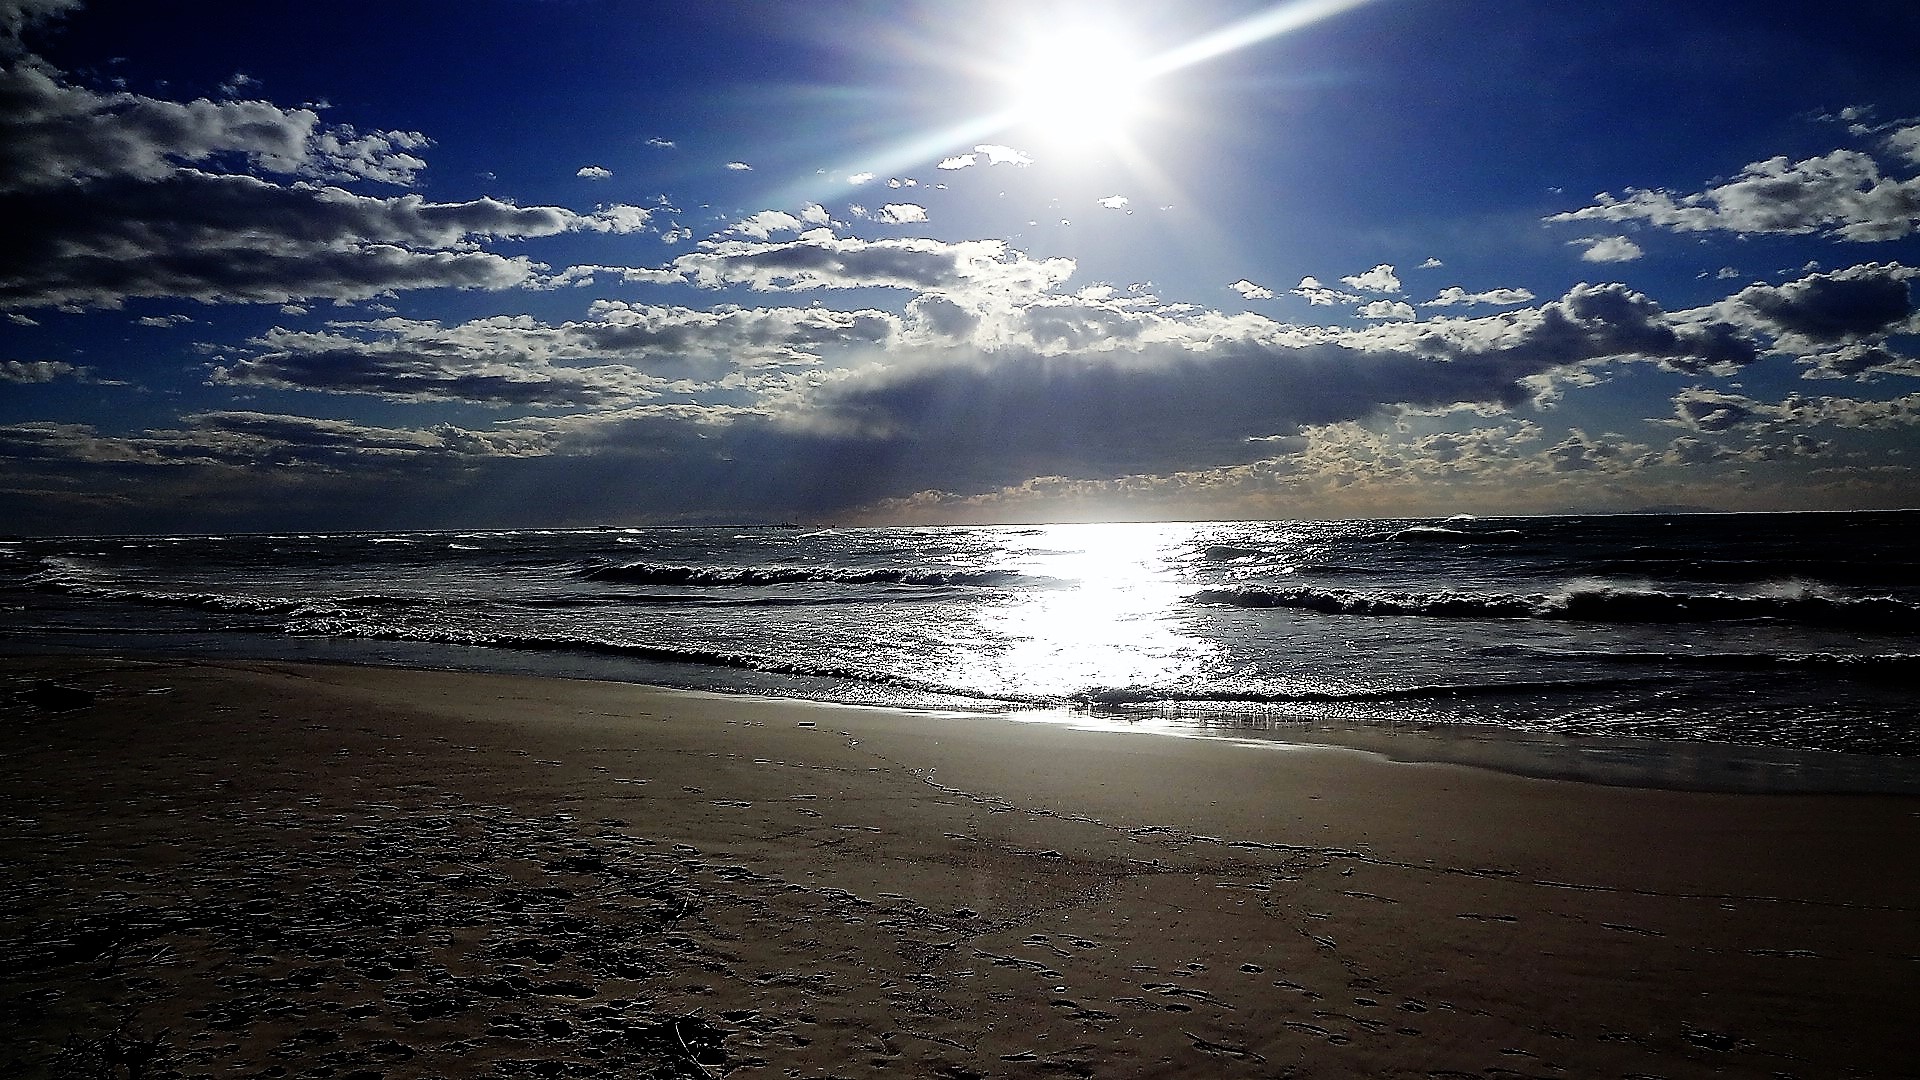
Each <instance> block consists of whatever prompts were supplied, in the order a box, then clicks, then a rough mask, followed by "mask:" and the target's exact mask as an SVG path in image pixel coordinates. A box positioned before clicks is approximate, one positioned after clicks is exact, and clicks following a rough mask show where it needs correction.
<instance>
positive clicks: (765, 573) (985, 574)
mask: <svg viewBox="0 0 1920 1080" xmlns="http://www.w3.org/2000/svg"><path fill="white" fill-rule="evenodd" d="M580 576H582V577H584V578H587V579H588V580H590V581H617V582H622V583H625V584H632V585H707V586H756V585H794V584H800V583H803V582H819V583H823V584H831V585H919V586H969V585H971V586H993V585H1010V584H1013V583H1015V582H1018V581H1021V580H1023V578H1022V575H1020V574H1018V573H1014V572H1012V571H1007V570H903V569H888V568H875V569H853V568H835V567H828V566H817V567H816V566H683V565H676V564H671V563H646V562H635V563H605V564H601V565H597V566H590V567H587V568H586V569H584V570H582V571H580Z"/></svg>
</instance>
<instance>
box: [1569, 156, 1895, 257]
mask: <svg viewBox="0 0 1920 1080" xmlns="http://www.w3.org/2000/svg"><path fill="white" fill-rule="evenodd" d="M1916 138H1920V136H1916ZM1900 149H1901V151H1902V152H1903V153H1904V143H1903V144H1902V145H1901V147H1900ZM1546 220H1547V221H1552V222H1564V221H1644V222H1647V223H1648V224H1651V225H1656V226H1659V227H1661V228H1665V229H1672V230H1674V231H1676V232H1706V231H1710V230H1721V231H1726V232H1735V233H1788V234H1803V233H1816V234H1819V235H1822V236H1830V237H1835V238H1838V239H1842V240H1855V241H1870V240H1897V239H1899V238H1900V237H1903V236H1907V235H1909V234H1911V233H1913V232H1915V231H1916V230H1920V178H1916V179H1912V180H1905V181H1901V180H1895V179H1892V178H1890V177H1887V176H1883V175H1882V174H1881V172H1880V166H1879V164H1878V163H1877V162H1875V161H1874V159H1873V158H1871V157H1869V156H1867V155H1866V154H1863V153H1860V152H1859V151H1855V150H1835V151H1833V152H1832V153H1829V154H1825V155H1822V156H1820V157H1816V158H1808V159H1807V160H1805V161H1790V160H1788V159H1787V158H1786V157H1784V156H1783V157H1774V158H1769V159H1767V160H1766V161H1757V162H1754V163H1753V164H1751V165H1748V166H1747V167H1746V168H1744V169H1742V170H1741V171H1740V175H1738V176H1736V177H1735V178H1734V179H1733V180H1731V181H1729V182H1727V183H1725V184H1720V185H1718V186H1716V187H1711V188H1708V189H1707V190H1705V191H1703V192H1699V193H1697V194H1691V195H1676V194H1675V193H1673V192H1671V191H1661V190H1654V191H1641V190H1637V189H1633V188H1629V189H1628V190H1627V193H1626V195H1625V197H1622V198H1616V197H1614V196H1612V195H1609V194H1605V193H1602V194H1600V195H1597V196H1595V197H1594V203H1593V205H1592V206H1587V207H1582V208H1581V209H1579V210H1570V211H1568V212H1566V213H1562V214H1554V215H1551V216H1550V217H1548V218H1547V219H1546Z"/></svg>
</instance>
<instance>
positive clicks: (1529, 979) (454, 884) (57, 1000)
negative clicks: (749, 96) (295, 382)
mask: <svg viewBox="0 0 1920 1080" xmlns="http://www.w3.org/2000/svg"><path fill="white" fill-rule="evenodd" d="M0 695H4V697H3V700H4V704H3V705H0V716H3V717H4V723H3V724H0V785H4V786H3V787H0V790H4V791H5V792H6V796H5V802H4V814H3V815H0V858H4V864H5V867H6V873H5V877H4V880H3V883H0V888H3V889H4V892H3V893H0V998H4V999H5V1000H6V1001H9V1002H11V1003H13V1005H12V1006H11V1009H12V1011H13V1013H14V1014H15V1015H16V1016H19V1017H23V1018H24V1019H23V1020H22V1021H21V1022H17V1023H15V1024H12V1025H10V1026H9V1027H8V1028H7V1030H6V1031H5V1032H4V1033H0V1073H4V1074H5V1075H9V1076H14V1075H20V1076H54V1075H68V1076H121V1077H131V1076H144V1077H165V1076H196V1075H207V1076H276V1077H277V1076H286V1077H298V1076H316V1077H317V1076H333V1077H358V1078H361V1080H367V1078H371V1077H376V1076H378V1077H403V1076H490V1075H502V1076H523V1075H524V1076H543V1077H553V1076H685V1077H699V1076H723V1075H724V1076H736V1077H762V1076H764V1077H832V1076H845V1077H853V1076H868V1075H877V1074H879V1075H898V1076H914V1077H922V1076H926V1077H973V1076H979V1077H985V1076H992V1077H999V1076H1009V1077H1022V1076H1061V1075H1066V1076H1100V1077H1109V1076H1247V1077H1271V1076H1286V1075H1299V1076H1313V1077H1330V1076H1367V1077H1375V1076H1418V1077H1469V1076H1471V1077H1479V1076H1489V1077H1491V1076H1551V1077H1574V1076H1578V1077H1593V1076H1619V1077H1627V1076H1663V1077H1691V1076H1756V1077H1774V1076H1800V1077H1837V1076H1898V1075H1912V1074H1913V1070H1914V1068H1915V1066H1914V1065H1913V1062H1914V1061H1915V1060H1920V1059H1916V1057H1915V1053H1916V1043H1915V1041H1914V1037H1913V1034H1912V1016H1911V1010H1912V1006H1913V1004H1914V996H1913V995H1914V987H1915V986H1920V879H1917V878H1916V875H1914V874H1912V873H1911V862H1912V857H1913V853H1914V852H1916V851H1920V798H1914V797H1910V796H1868V795H1807V794H1792V795H1740V794H1721V793H1704V792H1680V791H1662V790H1647V789H1638V788H1626V787H1608V786H1598V785H1591V784H1580V783H1569V782H1556V781H1549V780H1538V779H1529V778H1524V777H1518V776H1511V775H1504V774H1500V773H1496V772H1491V771H1486V770H1480V769H1471V768H1465V767H1461V766H1457V765H1440V764H1434V765H1410V764H1401V763H1395V762H1389V761H1386V760H1384V759H1382V758H1380V757H1377V756H1373V755H1369V754H1364V753H1358V752H1354V751H1350V750H1340V749H1330V748H1325V747H1293V746H1288V745H1285V744H1280V743H1265V744H1259V745H1240V744H1234V743H1230V742H1224V741H1217V740H1198V739H1180V738H1171V737H1165V736H1157V735H1133V734H1125V733H1116V732H1099V731H1084V730H1074V729H1071V728H1068V727H1064V726H1058V725H1045V724H1032V723H1019V722H1015V721H1013V720H1008V719H1004V718H991V717H977V716H966V717H960V716H952V717H941V716H929V715H911V714H902V713H895V712H890V711H885V710H873V709H853V708H838V707H824V706H813V705H806V704H800V703H794V702H776V701H765V700H758V699H746V698H727V697H717V696H708V695H697V694H686V693H679V692H673V691H665V690H657V689H652V688H647V687H638V686H630V685H623V684H611V683H591V682H573V681H558V680H541V679H530V678H516V677H501V676H479V675H464V674H447V673H434V672H415V671H403V670H395V669H379V668H351V667H325V666H301V665H292V664H247V663H185V662H168V663H154V662H139V661H110V660H101V659H97V658H96V659H82V658H68V659H60V658H30V659H14V660H7V661H0Z"/></svg>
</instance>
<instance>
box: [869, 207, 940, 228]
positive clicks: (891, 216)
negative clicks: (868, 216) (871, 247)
mask: <svg viewBox="0 0 1920 1080" xmlns="http://www.w3.org/2000/svg"><path fill="white" fill-rule="evenodd" d="M873 219H874V220H875V221H878V222H880V223H881V224H884V225H911V224H913V223H914V222H919V221H925V220H927V208H926V207H924V206H920V205H919V204H917V203H888V204H887V205H885V206H882V207H881V208H880V209H879V210H878V211H876V212H875V213H874V215H873Z"/></svg>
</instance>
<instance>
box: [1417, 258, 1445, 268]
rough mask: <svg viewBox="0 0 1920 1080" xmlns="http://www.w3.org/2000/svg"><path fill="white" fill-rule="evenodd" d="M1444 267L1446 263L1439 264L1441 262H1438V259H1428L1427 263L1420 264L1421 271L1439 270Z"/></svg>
mask: <svg viewBox="0 0 1920 1080" xmlns="http://www.w3.org/2000/svg"><path fill="white" fill-rule="evenodd" d="M1445 265H1447V264H1446V263H1443V262H1441V261H1440V260H1439V259H1435V258H1429V259H1427V261H1426V262H1423V263H1421V264H1420V269H1422V270H1438V269H1440V268H1441V267H1443V266H1445Z"/></svg>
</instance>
